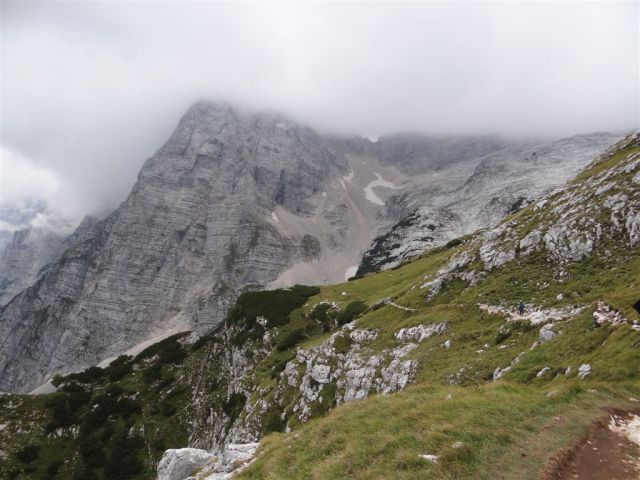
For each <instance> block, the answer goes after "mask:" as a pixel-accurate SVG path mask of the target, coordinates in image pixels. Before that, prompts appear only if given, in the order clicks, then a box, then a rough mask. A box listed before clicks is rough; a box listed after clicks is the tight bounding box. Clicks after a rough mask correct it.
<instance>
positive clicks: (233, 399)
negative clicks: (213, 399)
mask: <svg viewBox="0 0 640 480" xmlns="http://www.w3.org/2000/svg"><path fill="white" fill-rule="evenodd" d="M246 402H247V397H245V396H244V395H243V394H241V393H232V394H231V395H230V396H229V399H228V400H227V401H226V402H225V403H224V405H223V406H222V411H223V412H224V413H225V414H226V415H227V416H228V417H230V418H232V419H236V418H238V415H240V413H241V412H242V409H243V408H244V404H245V403H246Z"/></svg>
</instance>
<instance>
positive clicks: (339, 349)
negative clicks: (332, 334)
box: [333, 335, 353, 353]
mask: <svg viewBox="0 0 640 480" xmlns="http://www.w3.org/2000/svg"><path fill="white" fill-rule="evenodd" d="M352 343H353V340H351V337H350V336H349V335H338V336H337V337H336V338H335V339H334V340H333V348H334V349H335V351H336V353H347V352H348V351H349V347H351V344H352Z"/></svg>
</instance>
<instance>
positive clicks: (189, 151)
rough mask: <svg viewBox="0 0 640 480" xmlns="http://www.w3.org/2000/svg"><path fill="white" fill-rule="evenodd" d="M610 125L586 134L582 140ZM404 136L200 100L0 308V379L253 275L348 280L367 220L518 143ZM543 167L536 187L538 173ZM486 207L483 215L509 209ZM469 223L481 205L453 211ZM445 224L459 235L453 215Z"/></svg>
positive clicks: (155, 326)
mask: <svg viewBox="0 0 640 480" xmlns="http://www.w3.org/2000/svg"><path fill="white" fill-rule="evenodd" d="M609 139H610V137H608V136H606V135H595V136H588V137H585V140H584V142H585V144H587V146H588V147H585V149H584V150H585V151H586V150H587V149H589V148H590V149H592V150H596V149H598V148H604V144H605V143H606V142H607V141H608V140H609ZM402 141H403V140H402V137H394V139H393V140H385V139H381V140H380V141H379V142H377V143H375V142H371V141H368V140H366V139H359V138H350V139H349V138H346V139H345V138H334V137H329V136H322V135H319V134H318V133H316V132H314V131H313V130H311V129H309V128H307V127H304V126H302V125H299V124H297V123H296V122H294V121H292V120H290V119H288V118H286V117H283V116H281V115H277V114H264V113H262V114H253V113H246V112H242V111H239V110H237V109H234V108H232V107H231V106H229V105H227V104H224V103H211V102H200V103H197V104H195V105H194V106H193V107H191V108H190V109H189V111H188V112H187V113H186V114H185V115H184V117H183V118H182V119H181V120H180V122H179V124H178V126H177V128H176V130H175V132H174V133H173V134H172V135H171V137H170V138H169V140H168V141H167V142H166V144H165V145H164V146H163V147H161V148H160V149H159V150H158V151H157V152H156V154H155V155H153V156H152V157H151V158H149V159H148V160H147V161H146V162H145V164H144V166H143V167H142V169H141V171H140V173H139V176H138V180H137V182H136V184H135V186H134V187H133V189H132V191H131V193H130V195H129V196H128V198H127V199H126V200H125V201H124V202H123V203H122V204H121V205H120V206H119V207H118V209H116V210H115V211H114V212H113V213H112V214H111V215H110V216H109V217H107V218H106V219H105V220H103V221H101V222H98V223H97V225H96V226H95V227H94V228H92V229H91V230H90V231H89V232H88V233H87V234H86V235H85V236H83V238H82V239H81V240H80V241H78V242H76V243H75V244H74V245H73V246H72V247H71V248H69V249H68V250H66V251H65V252H64V253H63V254H62V256H61V258H60V259H59V260H58V261H57V262H55V263H54V264H53V265H51V266H50V267H49V268H47V269H46V270H45V271H44V272H43V274H42V275H41V276H39V277H38V279H37V280H36V282H35V283H34V284H33V285H32V286H30V287H28V288H26V289H25V290H23V291H22V292H21V293H19V294H18V295H16V296H15V297H14V298H13V299H12V300H11V302H10V303H8V304H7V305H6V306H4V307H3V308H2V310H1V311H0V390H10V391H28V390H30V389H32V388H34V387H36V386H38V385H40V384H41V383H43V382H44V381H45V380H47V379H48V378H49V377H50V376H51V375H53V374H55V373H61V372H69V371H74V370H78V369H81V368H84V367H87V366H90V365H95V364H97V363H98V362H100V361H101V360H103V359H105V358H110V357H113V356H116V355H118V354H120V353H122V352H124V351H126V350H128V349H129V348H131V347H133V346H134V345H136V344H138V343H140V342H143V341H146V340H148V339H150V338H155V337H157V336H159V335H166V333H167V332H176V331H180V330H194V331H196V332H198V333H203V332H207V331H209V330H210V329H212V328H214V327H216V326H218V325H219V324H220V322H221V321H222V320H223V319H224V316H225V314H226V312H227V311H228V309H229V307H230V306H231V305H232V304H233V302H234V301H235V299H236V298H237V296H238V295H239V294H240V293H241V292H243V291H246V290H255V289H259V288H263V287H264V286H269V287H278V286H287V285H292V284H294V283H306V284H327V283H336V282H339V281H342V280H344V279H345V278H346V277H348V276H351V275H353V274H354V273H355V271H356V270H357V266H358V264H359V263H360V259H361V256H362V253H363V252H364V251H365V250H366V249H367V248H368V247H369V246H370V245H371V242H372V240H373V238H374V237H375V236H376V235H378V234H380V233H381V232H384V231H385V230H386V229H387V228H388V227H389V226H390V225H393V224H394V223H395V222H397V221H398V220H400V219H401V218H403V217H404V216H406V215H407V214H408V213H409V212H411V211H414V210H415V209H416V206H417V205H424V204H431V203H433V202H432V200H433V199H434V198H439V199H440V200H441V201H444V199H447V198H448V199H449V200H448V201H449V203H450V201H451V196H452V195H454V196H455V195H459V194H460V191H461V190H460V188H462V187H464V185H465V184H466V183H468V182H469V179H470V178H473V173H474V172H475V171H476V169H477V168H478V165H479V164H480V162H483V161H485V160H486V159H488V158H491V155H500V152H503V151H504V150H505V148H512V147H511V146H509V145H506V144H504V143H502V142H499V141H496V140H494V139H484V140H483V139H477V138H459V139H447V140H446V141H445V140H442V139H434V138H430V137H424V138H417V137H416V136H409V137H408V140H407V142H408V143H407V146H406V148H404V149H403V148H401V146H400V145H401V143H402ZM565 142H566V144H567V148H566V149H565V150H564V151H562V152H560V153H559V154H558V158H559V159H560V158H565V160H566V162H567V164H568V165H570V167H569V168H568V170H571V169H574V171H575V170H576V169H577V168H578V167H579V165H581V164H582V163H581V161H582V155H583V154H584V152H583V151H582V150H580V149H579V148H578V150H577V151H578V153H579V154H580V157H579V158H578V159H577V160H576V159H574V158H573V156H574V155H575V152H574V150H573V149H572V148H571V144H572V141H571V140H567V141H565ZM575 143H576V145H578V146H579V144H580V142H578V141H576V142H575ZM475 149H477V150H478V151H479V155H480V156H475V155H473V151H474V150H475ZM452 152H453V153H452ZM492 152H493V153H492ZM554 152H556V153H558V152H559V150H558V149H557V148H556V149H555V150H554ZM458 156H460V159H459V160H458V161H454V159H455V157H458ZM394 158H395V160H394ZM497 158H498V159H502V161H503V163H504V162H506V163H507V164H508V163H509V161H510V158H511V157H509V156H508V155H503V156H498V157H497ZM545 158H546V157H545ZM558 161H560V160H558ZM394 162H396V163H397V167H396V166H394ZM545 165H546V164H542V165H541V167H544V166H545ZM532 168H535V165H534V166H532ZM496 170H497V172H496V173H495V175H493V177H492V178H493V180H494V183H493V184H492V185H493V191H494V193H493V194H492V195H495V196H496V199H495V202H497V203H499V204H501V205H502V204H509V205H510V204H511V203H513V202H514V201H515V200H514V199H512V198H511V197H512V193H511V192H510V190H509V189H508V188H506V187H505V188H504V190H505V192H507V193H506V198H502V196H501V193H500V192H501V187H500V185H501V182H502V181H504V182H511V181H512V180H511V178H510V176H509V175H511V173H510V172H511V170H510V168H509V166H507V167H505V166H504V165H503V164H500V165H499V166H498V167H496ZM520 170H522V169H520ZM520 170H518V169H516V171H520ZM413 172H420V173H419V174H413ZM500 172H505V173H504V174H503V175H502V174H501V173H500ZM501 175H502V176H501ZM532 178H533V177H532ZM536 178H539V179H540V181H539V182H538V183H535V184H534V185H532V186H531V187H529V190H528V191H529V192H530V194H531V195H533V194H534V193H535V194H539V193H540V192H541V190H542V189H544V188H547V185H546V184H545V178H547V177H544V176H540V177H536ZM471 188H472V187H471V186H468V187H467V189H468V190H469V191H470V190H471ZM492 198H493V197H492ZM466 201H468V202H473V199H468V200H466ZM434 206H435V207H440V206H441V205H434ZM495 210H496V211H495V212H494V213H493V214H492V215H489V216H488V218H489V219H491V220H493V219H494V218H495V219H496V220H497V218H498V215H501V214H502V213H504V211H503V210H504V209H500V208H496V209H495ZM471 223H473V225H476V226H484V225H485V220H484V219H483V218H480V219H474V221H473V222H470V221H469V219H468V218H466V217H465V218H462V226H463V228H469V225H470V224H471ZM441 224H442V225H443V228H445V226H446V228H449V229H451V230H452V231H451V232H450V233H451V235H455V236H457V234H456V233H455V232H456V227H455V222H451V221H449V220H448V219H447V218H446V216H443V217H442V219H441ZM452 224H453V227H452V226H451V225H452ZM443 231H444V230H443Z"/></svg>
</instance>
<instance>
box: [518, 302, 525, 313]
mask: <svg viewBox="0 0 640 480" xmlns="http://www.w3.org/2000/svg"><path fill="white" fill-rule="evenodd" d="M518 312H519V313H520V315H524V302H520V305H518Z"/></svg>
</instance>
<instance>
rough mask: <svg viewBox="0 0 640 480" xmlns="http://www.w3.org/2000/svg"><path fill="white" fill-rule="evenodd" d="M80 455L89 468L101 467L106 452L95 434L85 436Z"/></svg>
mask: <svg viewBox="0 0 640 480" xmlns="http://www.w3.org/2000/svg"><path fill="white" fill-rule="evenodd" d="M79 451H80V456H81V457H82V462H83V463H84V465H85V466H87V467H89V468H95V467H101V466H103V465H104V461H105V454H104V449H103V448H102V442H100V440H99V439H98V438H96V437H94V436H89V437H85V438H83V440H82V442H80V446H79Z"/></svg>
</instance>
